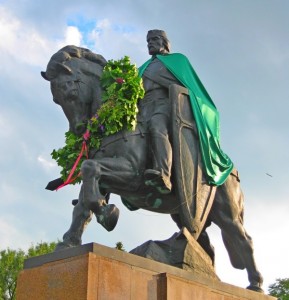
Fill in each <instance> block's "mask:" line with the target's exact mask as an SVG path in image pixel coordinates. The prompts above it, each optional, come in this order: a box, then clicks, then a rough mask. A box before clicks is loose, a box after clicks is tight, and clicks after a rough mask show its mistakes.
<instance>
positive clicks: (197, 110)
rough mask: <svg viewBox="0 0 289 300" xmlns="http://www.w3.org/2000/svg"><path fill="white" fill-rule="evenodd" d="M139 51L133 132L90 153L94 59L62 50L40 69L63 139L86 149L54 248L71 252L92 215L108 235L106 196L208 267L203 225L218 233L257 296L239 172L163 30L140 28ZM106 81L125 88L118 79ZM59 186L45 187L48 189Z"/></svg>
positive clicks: (97, 71)
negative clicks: (183, 237) (182, 238)
mask: <svg viewBox="0 0 289 300" xmlns="http://www.w3.org/2000/svg"><path fill="white" fill-rule="evenodd" d="M147 46H148V52H149V54H150V55H151V58H150V59H149V60H148V61H147V62H145V63H144V64H143V65H142V66H141V67H140V68H139V70H138V72H139V73H138V76H139V77H141V78H142V83H143V89H144V96H143V97H142V98H141V99H139V100H138V103H137V109H138V114H137V117H136V126H135V128H134V129H133V130H127V129H123V130H120V131H118V132H115V133H114V134H111V135H105V134H104V135H103V138H102V139H101V142H100V145H99V147H90V148H89V149H87V148H85V143H86V141H87V140H88V139H89V138H90V137H89V133H87V131H86V129H87V128H88V127H87V126H86V125H87V124H88V123H89V122H91V120H92V119H93V118H96V117H95V116H96V113H97V111H98V110H99V109H100V108H101V106H102V95H103V87H102V85H101V76H102V74H103V70H104V68H105V66H106V65H107V61H106V60H105V59H104V57H103V56H101V55H99V54H95V53H93V52H91V51H90V50H88V49H85V48H80V47H76V46H66V47H64V48H62V49H60V50H59V51H58V52H57V53H55V54H54V55H53V56H52V57H51V59H50V61H49V63H48V65H47V69H46V71H45V72H41V75H42V76H43V78H44V79H46V80H48V81H49V82H50V86H51V92H52V95H53V100H54V102H55V103H56V104H58V105H60V106H61V108H62V109H63V112H64V113H65V115H66V117H67V119H68V122H69V132H71V133H73V134H74V135H75V136H78V137H80V138H82V137H84V138H83V140H84V148H85V151H86V152H87V157H86V159H84V160H83V161H82V163H81V168H80V173H79V176H80V178H81V181H82V184H81V189H80V193H79V197H78V199H77V200H76V201H74V204H75V206H74V209H73V217H72V223H71V226H70V228H69V229H68V231H67V232H66V233H65V234H64V236H63V241H62V242H60V243H59V244H58V245H57V250H59V249H63V248H69V247H74V246H78V245H81V243H82V240H81V238H82V234H83V231H84V228H85V226H86V225H87V223H88V222H90V220H91V219H92V217H93V215H94V216H95V217H96V220H97V222H98V223H100V224H101V225H102V226H103V227H104V228H106V229H107V230H108V231H111V230H113V229H114V227H115V226H116V223H117V220H118V216H119V210H118V208H117V207H116V206H115V205H114V204H109V194H110V193H113V194H117V195H119V196H120V197H121V200H122V201H123V203H124V204H125V205H126V207H127V208H128V209H130V210H136V209H145V210H148V211H152V212H157V213H164V214H170V215H171V217H172V219H173V220H174V221H175V223H176V224H177V226H178V227H179V228H180V229H182V228H183V227H185V228H187V230H188V231H189V232H190V234H191V235H192V237H193V238H194V239H195V240H197V241H198V243H199V244H200V245H201V247H202V248H203V249H204V250H205V251H206V252H207V253H208V255H209V256H210V257H211V258H212V260H213V257H214V253H213V248H212V246H211V244H210V241H209V237H208V235H207V233H206V228H207V227H208V226H209V225H210V224H211V222H213V223H214V224H216V225H217V226H218V227H219V228H220V229H221V234H222V238H223V241H224V245H225V247H226V249H227V251H228V254H229V257H230V261H231V263H232V265H233V267H235V268H238V269H246V270H247V273H248V280H249V282H250V285H249V286H248V289H251V290H254V291H259V292H262V289H261V286H262V282H263V279H262V275H261V274H260V272H259V271H258V269H257V267H256V264H255V259H254V254H253V243H252V239H251V237H250V236H249V235H248V233H247V232H246V230H245V228H244V226H243V214H244V206H243V205H244V197H243V193H242V191H241V187H240V179H239V174H238V171H237V170H236V169H235V168H234V166H233V163H232V161H231V160H230V158H229V157H228V156H227V155H226V154H225V153H224V152H223V151H222V150H221V148H220V143H219V116H218V111H217V109H216V107H215V105H214V103H213V101H212V99H211V98H210V96H209V94H208V93H207V91H206V90H205V88H204V86H203V85H202V83H201V81H200V79H199V78H198V76H197V74H196V73H195V71H194V70H193V68H192V66H191V64H190V62H189V61H188V59H187V58H186V57H185V56H184V55H182V54H179V53H173V54H171V53H170V43H169V40H168V38H167V35H166V33H165V32H164V31H162V30H158V29H155V30H150V31H149V32H148V34H147ZM140 80H141V79H140ZM116 81H117V82H116V84H123V85H125V82H124V80H122V79H121V78H116ZM104 130H105V128H104ZM82 150H83V149H82ZM70 167H72V166H70ZM61 183H62V185H63V181H62V180H60V181H59V180H58V181H57V180H56V181H54V184H56V187H59V184H61ZM66 183H69V182H68V181H67V182H66ZM52 185H53V182H52ZM50 189H55V188H50Z"/></svg>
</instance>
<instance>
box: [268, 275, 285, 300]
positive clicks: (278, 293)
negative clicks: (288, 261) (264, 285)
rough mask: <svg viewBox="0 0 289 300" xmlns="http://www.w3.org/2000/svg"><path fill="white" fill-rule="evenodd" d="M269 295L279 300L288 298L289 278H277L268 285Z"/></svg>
mask: <svg viewBox="0 0 289 300" xmlns="http://www.w3.org/2000/svg"><path fill="white" fill-rule="evenodd" d="M269 295H271V296H274V297H277V298H278V299H279V300H289V278H283V279H282V278H278V279H276V282H275V283H273V284H271V285H270V286H269Z"/></svg>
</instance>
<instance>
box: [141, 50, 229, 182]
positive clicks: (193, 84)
mask: <svg viewBox="0 0 289 300" xmlns="http://www.w3.org/2000/svg"><path fill="white" fill-rule="evenodd" d="M157 58H158V59H159V60H160V61H161V62H162V63H163V64H164V65H165V66H166V68H167V69H168V70H169V71H170V72H171V73H172V74H173V75H174V76H175V77H176V78H177V79H178V80H179V81H180V82H181V83H182V84H183V85H184V86H185V87H186V88H187V89H188V90H189V96H190V102H191V107H192V111H193V115H194V117H195V121H196V124H197V128H198V133H199V137H200V148H201V153H202V161H203V164H204V168H205V170H204V171H205V173H206V175H207V181H208V184H211V185H221V184H223V183H224V182H225V180H226V179H227V177H228V176H229V174H230V173H231V171H232V169H233V163H232V161H231V159H230V158H229V157H228V156H227V155H226V154H225V153H224V152H223V151H222V149H221V147H220V125H219V124H220V122H219V112H218V110H217V108H216V106H215V104H214V103H213V101H212V99H211V97H210V96H209V94H208V93H207V91H206V89H205V87H204V86H203V84H202V83H201V81H200V79H199V77H198V75H197V74H196V72H195V71H194V69H193V67H192V65H191V64H190V62H189V60H188V59H187V57H186V56H184V55H183V54H180V53H173V54H166V55H157ZM151 61H152V59H149V60H148V61H146V62H145V63H144V64H143V65H142V66H141V67H140V68H139V74H140V76H142V75H143V73H144V71H145V69H146V67H147V66H148V65H149V64H150V62H151Z"/></svg>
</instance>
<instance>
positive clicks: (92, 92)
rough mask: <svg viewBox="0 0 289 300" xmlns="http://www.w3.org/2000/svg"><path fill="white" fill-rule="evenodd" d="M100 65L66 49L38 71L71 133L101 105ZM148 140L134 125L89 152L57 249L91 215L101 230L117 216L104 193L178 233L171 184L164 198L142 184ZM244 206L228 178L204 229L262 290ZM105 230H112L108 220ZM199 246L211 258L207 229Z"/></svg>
mask: <svg viewBox="0 0 289 300" xmlns="http://www.w3.org/2000/svg"><path fill="white" fill-rule="evenodd" d="M75 53H77V55H76V54H75ZM91 58H92V59H91ZM100 61H101V62H102V63H103V61H104V59H103V58H102V57H101V56H99V55H97V54H93V53H92V52H90V51H89V50H86V49H82V48H77V47H74V46H67V47H65V48H63V49H61V50H59V52H58V54H57V53H56V54H55V55H54V56H53V57H52V58H51V61H50V62H49V64H48V66H47V71H46V72H42V76H43V77H44V78H45V79H47V80H49V81H50V82H51V91H52V94H53V98H54V101H55V102H56V103H57V104H59V105H60V106H61V107H62V109H63V111H64V113H65V115H66V117H67V119H68V121H69V128H70V130H71V131H73V132H75V133H76V134H80V133H81V132H82V131H83V130H84V128H80V127H78V126H77V124H78V122H79V121H83V120H86V121H87V120H88V119H90V118H91V117H92V115H93V114H94V113H95V112H96V109H97V108H98V107H99V106H100V101H99V99H100V94H101V88H100V85H99V76H100V71H99V70H100V68H99V66H100ZM59 66H62V67H59ZM51 70H52V71H51ZM94 70H97V72H95V71H94ZM49 74H50V76H48V75H49ZM51 74H52V75H51ZM92 82H93V84H92ZM148 139H149V137H148V134H147V133H146V130H145V128H142V126H141V125H138V126H137V128H136V131H134V132H124V131H123V132H119V133H117V134H115V135H114V136H109V137H106V138H104V139H103V141H102V144H101V147H100V148H99V149H97V150H91V151H90V155H89V157H90V158H89V159H87V160H85V161H84V162H83V163H82V166H81V173H82V180H83V183H82V187H81V190H80V194H79V198H78V203H77V205H76V206H75V207H74V211H73V218H72V224H71V226H70V228H69V230H68V231H67V232H66V233H65V234H64V236H63V242H61V243H60V244H59V247H71V246H77V245H80V244H81V236H82V233H83V231H84V229H85V226H86V225H87V223H88V222H89V221H90V220H91V218H92V215H93V214H94V215H95V216H96V218H97V221H98V222H99V223H100V224H102V225H103V217H105V216H109V215H110V213H112V212H114V211H115V207H112V206H111V207H109V205H108V204H107V199H106V198H105V194H107V193H114V194H118V195H120V196H121V198H122V200H123V201H125V203H126V204H127V206H128V207H130V208H131V209H134V208H136V209H138V208H142V209H145V210H149V211H153V212H159V213H166V214H170V215H171V216H172V218H173V220H174V221H175V222H176V224H177V225H178V227H179V228H181V227H183V226H184V222H183V219H182V218H181V217H180V215H179V206H180V201H179V200H178V199H177V197H176V193H175V189H174V182H173V190H172V193H170V194H168V195H162V194H159V193H158V192H157V191H155V190H154V189H153V188H152V187H148V186H146V185H144V177H143V172H144V170H145V169H147V168H148V164H149V163H150V162H149V160H148V153H149V142H148ZM173 172H174V171H173ZM172 178H173V176H172ZM243 201H244V199H243V194H242V191H241V188H240V183H239V180H238V178H237V176H229V177H228V179H227V181H226V182H225V183H224V184H223V185H222V186H219V187H218V188H217V189H216V194H215V198H214V202H213V204H212V208H211V210H210V212H209V215H208V218H207V223H206V224H207V225H208V224H209V223H210V222H213V223H215V224H216V225H218V226H219V227H220V229H221V233H222V238H223V241H224V244H225V247H226V249H227V250H228V253H229V257H230V260H231V263H232V265H233V266H234V267H235V268H239V269H247V272H248V278H249V282H250V286H249V287H248V288H250V289H253V290H256V291H262V290H261V285H262V281H263V280H262V276H261V274H260V272H259V271H258V270H257V268H256V265H255V260H254V256H253V245H252V239H251V237H250V236H249V235H248V234H247V232H246V231H245V229H244V226H243V211H244V210H243ZM186 218H188V220H186V222H187V223H188V222H190V221H192V220H190V217H189V216H188V217H186ZM105 226H107V227H108V228H110V224H109V221H108V224H107V223H105ZM204 237H205V238H204ZM198 241H199V243H200V244H201V246H202V247H203V248H204V249H205V250H206V251H207V252H208V254H209V255H210V256H211V258H213V255H212V253H211V252H212V249H211V247H210V243H209V240H208V238H207V235H206V233H205V228H204V230H203V232H202V234H201V235H200V237H199V239H198Z"/></svg>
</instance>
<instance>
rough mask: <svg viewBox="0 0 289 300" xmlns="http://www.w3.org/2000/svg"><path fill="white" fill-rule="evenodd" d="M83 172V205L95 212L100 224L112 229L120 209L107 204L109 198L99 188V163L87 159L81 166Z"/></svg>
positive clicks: (109, 229)
mask: <svg viewBox="0 0 289 300" xmlns="http://www.w3.org/2000/svg"><path fill="white" fill-rule="evenodd" d="M81 174H82V180H83V184H82V190H81V199H82V202H83V205H84V206H85V207H87V208H88V209H90V210H91V211H92V212H93V213H94V214H95V216H96V219H97V222H98V223H99V224H101V225H102V226H103V227H104V228H105V229H106V230H107V231H112V230H113V229H114V228H115V226H116V224H117V221H118V217H119V209H118V208H117V207H116V206H115V205H114V204H107V199H106V198H105V196H103V195H102V194H101V192H100V190H99V179H100V176H101V171H100V165H99V163H98V162H97V161H96V160H92V159H88V160H85V161H84V162H83V163H82V166H81Z"/></svg>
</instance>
